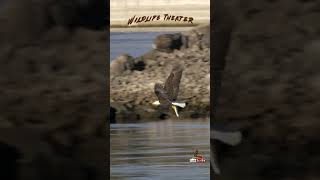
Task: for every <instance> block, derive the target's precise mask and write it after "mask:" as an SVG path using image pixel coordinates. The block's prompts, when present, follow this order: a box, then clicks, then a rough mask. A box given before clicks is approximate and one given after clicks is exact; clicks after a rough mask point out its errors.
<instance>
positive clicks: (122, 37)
mask: <svg viewBox="0 0 320 180" xmlns="http://www.w3.org/2000/svg"><path fill="white" fill-rule="evenodd" d="M166 33H170V32H166ZM159 34H164V32H111V33H110V61H112V60H114V59H115V58H117V57H118V56H119V55H121V54H124V53H127V54H129V55H131V56H133V57H138V56H140V55H142V54H144V53H146V52H148V51H150V50H151V49H152V43H153V40H154V39H155V37H156V36H157V35H159Z"/></svg>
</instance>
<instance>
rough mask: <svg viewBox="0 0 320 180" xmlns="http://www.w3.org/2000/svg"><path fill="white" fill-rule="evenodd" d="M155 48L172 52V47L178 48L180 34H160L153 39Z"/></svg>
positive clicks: (180, 43) (179, 45)
mask: <svg viewBox="0 0 320 180" xmlns="http://www.w3.org/2000/svg"><path fill="white" fill-rule="evenodd" d="M154 45H155V48H156V49H157V50H159V51H162V52H168V53H169V52H173V50H174V49H180V47H181V45H182V41H181V34H180V33H176V34H162V35H159V36H157V37H156V39H155V40H154Z"/></svg>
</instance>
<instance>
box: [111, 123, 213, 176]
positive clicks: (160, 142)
mask: <svg viewBox="0 0 320 180" xmlns="http://www.w3.org/2000/svg"><path fill="white" fill-rule="evenodd" d="M209 128H210V121H209V119H203V120H198V119H197V120H170V119H169V120H163V121H156V122H148V123H130V124H111V127H110V133H111V153H110V158H111V179H113V180H120V179H121V180H149V179H152V180H168V179H181V180H189V179H190V180H195V179H197V180H209V179H210V170H209V168H210V162H209V159H210V155H209V154H210V141H209V136H210V133H209ZM193 148H197V149H198V150H199V153H200V154H201V155H203V156H204V157H205V158H206V160H207V162H205V163H190V162H189V159H190V158H192V156H193V153H192V151H193Z"/></svg>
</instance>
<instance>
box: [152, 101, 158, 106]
mask: <svg viewBox="0 0 320 180" xmlns="http://www.w3.org/2000/svg"><path fill="white" fill-rule="evenodd" d="M152 105H154V106H159V105H160V102H159V101H155V102H153V103H152Z"/></svg>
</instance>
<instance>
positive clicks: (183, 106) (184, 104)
mask: <svg viewBox="0 0 320 180" xmlns="http://www.w3.org/2000/svg"><path fill="white" fill-rule="evenodd" d="M172 104H173V105H175V106H178V107H181V108H185V107H186V103H178V102H172Z"/></svg>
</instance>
